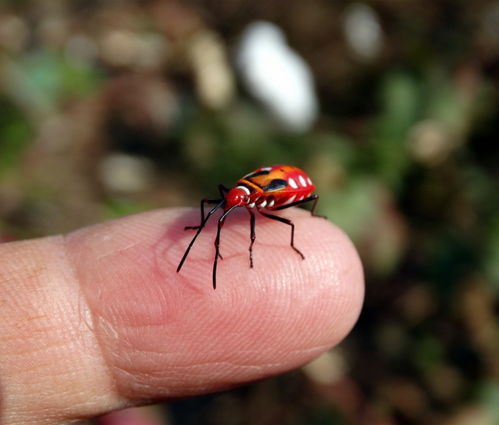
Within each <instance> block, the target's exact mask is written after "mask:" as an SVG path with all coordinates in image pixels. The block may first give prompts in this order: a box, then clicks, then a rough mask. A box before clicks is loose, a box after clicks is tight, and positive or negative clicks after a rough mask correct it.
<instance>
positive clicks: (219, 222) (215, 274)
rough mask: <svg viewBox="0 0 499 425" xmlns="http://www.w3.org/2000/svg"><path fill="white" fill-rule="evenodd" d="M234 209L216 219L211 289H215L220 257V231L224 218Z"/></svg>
mask: <svg viewBox="0 0 499 425" xmlns="http://www.w3.org/2000/svg"><path fill="white" fill-rule="evenodd" d="M234 208H237V205H234V206H233V207H232V208H229V209H228V210H227V211H225V212H224V213H223V214H222V215H221V216H220V218H219V219H218V226H217V237H216V238H215V260H214V261H213V289H217V265H218V258H219V257H220V232H221V231H222V226H223V225H224V221H225V217H227V215H228V214H229V213H230V212H231V211H232V210H233V209H234Z"/></svg>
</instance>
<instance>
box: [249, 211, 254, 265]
mask: <svg viewBox="0 0 499 425" xmlns="http://www.w3.org/2000/svg"><path fill="white" fill-rule="evenodd" d="M247 211H248V212H249V214H250V240H251V242H250V246H249V258H250V267H251V268H253V244H254V243H255V239H256V233H255V214H254V213H253V211H251V210H247Z"/></svg>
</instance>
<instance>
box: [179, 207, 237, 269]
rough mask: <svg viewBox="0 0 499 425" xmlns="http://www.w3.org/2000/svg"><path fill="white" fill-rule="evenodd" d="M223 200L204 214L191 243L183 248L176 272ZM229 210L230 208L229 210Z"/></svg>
mask: <svg viewBox="0 0 499 425" xmlns="http://www.w3.org/2000/svg"><path fill="white" fill-rule="evenodd" d="M224 202H225V200H224V199H222V200H221V201H220V202H219V203H218V204H217V205H215V206H214V207H213V208H212V209H211V210H210V211H208V214H206V217H205V218H204V220H203V221H202V223H201V224H200V225H199V229H198V231H197V232H196V234H195V235H194V237H193V238H192V240H191V243H190V244H189V246H188V247H187V249H186V250H185V253H184V256H183V257H182V259H181V260H180V263H179V265H178V267H177V273H178V272H179V271H180V269H181V268H182V266H183V265H184V262H185V259H186V258H187V256H188V255H189V251H190V250H191V248H192V245H194V242H195V241H196V239H197V237H198V236H199V234H200V233H201V230H203V229H204V226H205V225H206V222H207V221H208V219H209V218H210V217H211V216H212V215H213V213H214V212H215V211H216V210H218V209H219V208H220V207H221V206H222V205H223V204H224ZM229 211H230V210H229ZM225 215H226V213H224V214H223V215H222V217H223V216H225Z"/></svg>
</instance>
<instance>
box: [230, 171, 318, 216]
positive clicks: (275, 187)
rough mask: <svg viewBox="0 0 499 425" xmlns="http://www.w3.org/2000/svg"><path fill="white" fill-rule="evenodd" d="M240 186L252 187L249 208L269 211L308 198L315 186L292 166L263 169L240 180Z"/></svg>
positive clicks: (304, 174) (305, 175)
mask: <svg viewBox="0 0 499 425" xmlns="http://www.w3.org/2000/svg"><path fill="white" fill-rule="evenodd" d="M238 185H245V186H248V187H251V189H252V190H251V195H250V198H251V202H250V205H249V207H250V208H252V207H254V206H255V205H256V207H258V208H266V209H269V210H273V209H276V208H278V207H282V206H283V205H288V204H291V203H293V202H298V201H302V200H303V199H306V198H308V197H309V196H310V195H311V194H312V192H313V191H314V189H315V185H314V184H313V183H312V180H310V177H308V176H307V174H306V173H305V172H304V171H302V170H300V169H299V168H297V167H293V166H290V165H274V166H271V167H262V168H259V169H257V170H255V171H253V172H252V173H250V174H248V175H246V176H245V177H243V178H242V179H241V180H239V182H238Z"/></svg>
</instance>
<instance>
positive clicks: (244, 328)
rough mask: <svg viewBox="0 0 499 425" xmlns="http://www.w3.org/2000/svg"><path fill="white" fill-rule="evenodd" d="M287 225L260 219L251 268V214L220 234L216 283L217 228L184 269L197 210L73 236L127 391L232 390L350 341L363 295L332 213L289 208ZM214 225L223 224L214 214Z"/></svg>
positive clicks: (142, 394)
mask: <svg viewBox="0 0 499 425" xmlns="http://www.w3.org/2000/svg"><path fill="white" fill-rule="evenodd" d="M286 216H287V217H290V218H292V219H293V221H294V222H295V226H296V233H295V242H296V245H297V246H299V249H300V250H301V251H302V252H303V253H304V255H305V257H306V259H305V260H303V261H302V260H301V259H300V257H299V256H298V255H297V253H296V252H294V251H293V250H292V249H291V247H290V246H289V242H290V229H289V226H286V225H283V224H281V223H276V222H274V221H272V220H268V219H266V218H263V217H257V223H256V232H257V239H256V242H255V245H254V262H255V264H254V267H253V268H250V266H249V258H248V257H249V254H248V248H249V224H248V221H249V220H248V217H246V213H245V211H240V212H238V213H235V214H233V216H232V217H229V219H228V220H227V224H226V225H225V226H224V232H223V233H222V241H221V249H222V252H223V258H224V259H223V260H220V261H219V266H218V271H217V286H216V290H213V289H214V288H213V286H214V285H213V282H212V269H213V259H214V248H213V238H214V225H213V223H211V224H209V225H208V226H207V227H206V229H204V230H203V232H202V234H201V235H200V237H199V239H198V240H197V241H196V244H195V245H194V247H193V249H192V251H191V252H190V253H189V256H188V258H187V259H186V261H185V264H184V265H183V267H182V269H181V270H180V266H181V265H182V264H181V263H180V259H181V258H182V255H183V254H184V252H185V249H186V247H187V246H188V244H189V241H190V240H191V239H192V237H193V234H192V233H191V232H189V231H184V227H185V226H186V225H192V224H195V223H196V221H197V220H198V219H199V216H198V215H197V213H196V212H194V210H185V209H173V210H166V211H154V212H150V213H145V214H139V215H136V216H131V217H126V218H124V219H121V220H117V221H114V222H110V223H105V224H102V225H99V226H96V227H92V228H89V229H84V230H82V231H79V232H77V233H75V234H73V235H71V236H70V237H69V246H70V255H71V258H72V259H73V261H74V264H75V267H76V269H77V270H78V273H79V277H80V281H81V285H82V289H83V292H84V293H85V296H86V298H87V300H88V302H89V305H90V308H91V310H92V311H93V313H94V319H95V327H96V334H97V335H98V338H99V339H100V343H101V346H102V348H103V353H104V355H105V356H106V359H107V362H108V364H109V366H110V370H111V373H112V374H113V376H114V379H115V381H116V382H117V384H118V388H119V391H120V392H121V394H122V395H125V396H126V397H128V398H130V399H131V400H140V399H144V398H151V397H178V396H182V395H189V394H195V393H200V392H206V391H210V390H214V389H220V388H225V387H229V386H233V385H236V384H238V383H242V382H245V381H248V380H253V379H257V378H260V377H263V376H269V375H271V374H275V373H278V372H281V371H284V370H288V369H290V368H293V367H296V366H298V365H300V364H303V363H305V362H306V361H308V360H310V359H311V358H313V357H314V356H316V355H318V354H319V353H320V352H322V351H324V350H326V349H328V348H329V347H331V346H332V345H334V344H336V343H337V342H338V341H339V340H341V339H342V338H343V337H344V336H345V335H346V333H348V331H349V330H350V329H351V327H352V326H353V323H354V322H355V320H356V318H357V316H358V313H359V311H360V306H361V304H362V296H363V277H362V267H361V265H360V261H359V258H358V256H357V254H356V251H355V249H354V248H353V245H352V244H351V242H350V241H349V240H348V238H347V237H346V236H345V235H344V233H343V232H341V231H340V230H339V229H337V228H336V227H335V226H333V225H332V224H331V223H329V222H328V221H327V220H324V219H323V218H317V217H310V216H309V215H308V214H307V213H305V212H301V211H296V210H295V209H290V210H289V211H286ZM214 221H215V220H214Z"/></svg>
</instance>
